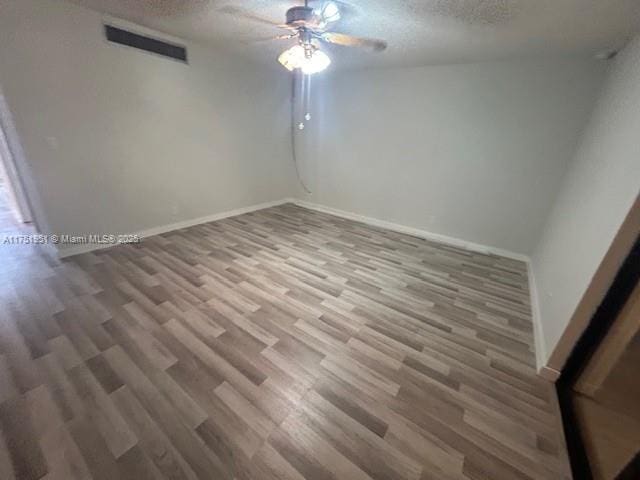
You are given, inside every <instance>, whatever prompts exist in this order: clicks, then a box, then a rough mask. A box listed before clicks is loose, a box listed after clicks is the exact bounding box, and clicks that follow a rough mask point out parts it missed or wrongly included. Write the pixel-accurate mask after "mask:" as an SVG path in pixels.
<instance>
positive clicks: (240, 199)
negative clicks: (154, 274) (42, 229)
mask: <svg viewBox="0 0 640 480" xmlns="http://www.w3.org/2000/svg"><path fill="white" fill-rule="evenodd" d="M102 18H103V17H102V16H101V15H100V14H99V13H96V12H93V11H91V10H87V9H84V8H81V7H78V6H75V5H72V4H69V3H67V2H63V1H58V0H55V1H54V0H0V86H1V87H2V90H3V92H4V94H5V96H6V98H7V101H8V104H9V107H10V109H11V112H12V114H13V118H14V121H15V124H16V126H17V131H18V134H19V135H20V138H21V141H22V145H23V147H24V151H25V157H26V159H27V162H28V164H29V167H30V168H31V170H32V172H33V176H34V180H35V183H36V186H37V190H38V191H39V194H40V197H41V204H42V205H41V206H42V210H43V212H44V213H43V214H44V216H46V218H45V219H43V220H44V222H42V223H44V224H47V223H48V224H49V226H50V229H51V230H52V231H54V232H58V233H69V234H82V233H126V232H134V231H139V230H142V229H147V228H151V227H157V226H161V225H165V224H170V223H175V222H179V221H183V220H188V219H192V218H197V217H201V216H206V215H210V214H215V213H219V212H223V211H227V210H231V209H235V208H239V207H243V206H248V205H251V204H256V203H261V202H267V201H273V200H277V199H281V198H283V197H287V196H290V189H291V186H292V184H293V183H292V179H293V172H292V169H291V155H290V149H289V136H288V135H289V129H288V128H289V123H288V118H289V116H288V115H289V104H288V99H289V88H290V84H289V82H288V77H287V76H286V75H284V74H281V73H280V72H279V71H277V70H275V69H274V70H273V71H269V70H265V69H264V67H257V68H259V69H256V67H253V66H252V65H251V64H247V62H246V61H245V60H243V59H234V58H230V57H229V56H227V55H226V54H222V53H219V52H216V51H214V50H211V49H208V48H203V47H200V46H198V45H194V44H191V43H187V46H188V53H189V59H190V60H189V65H184V64H182V63H179V62H175V61H172V60H169V59H165V58H161V57H157V56H154V55H151V54H147V53H143V52H140V51H137V50H133V49H130V48H127V47H121V46H116V45H112V44H109V43H107V42H106V41H105V40H104V34H103V27H102Z"/></svg>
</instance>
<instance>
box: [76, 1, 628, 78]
mask: <svg viewBox="0 0 640 480" xmlns="http://www.w3.org/2000/svg"><path fill="white" fill-rule="evenodd" d="M73 1H74V2H75V3H78V4H81V5H85V6H88V7H90V8H93V9H96V10H99V11H102V12H105V13H109V14H111V15H114V16H117V17H120V18H123V19H125V20H129V21H132V22H136V23H139V24H141V25H144V26H146V27H149V28H153V29H156V30H159V31H162V32H165V33H168V34H171V35H174V36H178V37H182V38H187V39H190V40H194V41H197V42H199V43H203V44H211V45H214V46H217V47H219V48H224V49H231V50H234V51H237V52H238V53H241V54H243V55H246V56H247V58H250V59H254V60H257V61H261V62H275V59H276V57H277V55H278V53H279V52H280V51H282V50H283V49H284V48H285V47H286V46H287V45H290V44H293V42H292V41H291V40H288V41H285V40H266V39H268V38H271V37H273V36H275V35H278V34H280V33H282V32H283V31H282V30H280V29H278V28H277V27H276V26H275V24H278V23H283V22H284V15H285V12H286V10H287V8H289V7H291V6H294V5H300V4H301V3H303V2H300V1H298V2H296V1H293V0H290V1H287V0H73ZM320 3H321V2H320V1H311V2H310V5H311V6H314V5H319V4H320ZM337 3H339V4H340V5H341V6H342V10H343V18H342V19H341V20H340V21H339V22H338V23H336V24H334V25H335V26H334V28H333V30H335V31H340V32H343V33H348V34H352V35H359V36H369V37H376V38H381V39H384V40H386V41H387V42H388V44H389V48H388V49H387V50H386V51H384V52H382V53H371V52H367V51H361V50H353V49H347V48H344V47H336V46H330V47H327V48H326V50H328V51H329V52H330V55H331V56H332V58H333V59H334V64H335V65H336V66H338V67H340V66H343V67H344V66H349V67H365V66H414V65H426V64H434V63H461V62H469V61H480V60H490V59H504V58H513V57H523V56H537V55H567V54H595V53H597V52H600V51H603V50H608V49H616V48H619V47H620V46H622V45H624V43H625V42H626V41H627V40H628V39H629V38H630V37H631V36H632V35H633V34H634V33H636V32H638V30H639V29H640V0H395V1H394V0H345V1H342V2H337Z"/></svg>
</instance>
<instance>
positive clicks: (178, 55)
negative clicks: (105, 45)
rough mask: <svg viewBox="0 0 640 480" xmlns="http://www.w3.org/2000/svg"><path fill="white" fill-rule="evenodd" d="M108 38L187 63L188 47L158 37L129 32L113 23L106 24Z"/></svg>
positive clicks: (120, 43)
mask: <svg viewBox="0 0 640 480" xmlns="http://www.w3.org/2000/svg"><path fill="white" fill-rule="evenodd" d="M104 30H105V34H106V36H107V40H109V41H110V42H113V43H117V44H119V45H126V46H127V47H132V48H137V49H138V50H144V51H145V52H151V53H155V54H156V55H161V56H163V57H167V58H173V59H174V60H179V61H181V62H184V63H187V49H186V48H185V47H183V46H182V45H177V44H175V43H168V42H165V41H164V40H158V39H157V38H151V37H147V36H145V35H140V34H138V33H133V32H129V31H127V30H123V29H121V28H118V27H114V26H112V25H105V26H104Z"/></svg>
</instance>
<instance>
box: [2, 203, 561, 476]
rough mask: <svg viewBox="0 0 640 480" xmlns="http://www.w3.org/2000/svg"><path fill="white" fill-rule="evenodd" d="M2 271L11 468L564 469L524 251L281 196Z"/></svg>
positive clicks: (118, 471) (415, 472)
mask: <svg viewBox="0 0 640 480" xmlns="http://www.w3.org/2000/svg"><path fill="white" fill-rule="evenodd" d="M5 221H6V219H5ZM14 228H16V229H17V228H18V227H17V226H16V225H14ZM0 231H2V232H9V231H11V226H7V225H4V226H2V228H1V229H0ZM0 280H2V285H3V287H0V450H2V451H0V475H1V476H2V477H3V478H8V479H13V478H15V479H18V480H22V479H34V480H36V479H41V478H46V479H48V480H51V479H63V478H64V479H84V480H91V479H102V478H105V479H106V478H109V479H116V478H122V479H129V478H131V479H133V478H135V479H138V478H139V479H147V478H149V479H152V478H154V479H155V478H161V479H164V478H166V479H189V480H195V479H202V480H204V479H214V478H215V479H220V480H275V479H285V480H324V479H331V480H358V479H362V480H370V479H374V480H403V479H404V480H428V479H438V480H472V479H483V480H486V479H491V480H502V479H505V480H511V479H522V480H532V479H536V480H537V479H540V480H558V479H570V473H569V470H568V462H567V457H566V451H565V447H564V443H563V436H562V432H561V431H559V430H558V428H559V422H558V411H557V402H556V401H555V398H554V397H553V395H554V393H553V390H552V388H551V386H550V385H549V384H547V383H546V382H545V381H544V380H542V379H540V378H539V377H537V376H536V373H535V358H534V357H535V355H534V350H533V332H532V323H531V307H530V304H529V285H528V283H527V267H526V265H525V264H524V263H522V262H519V261H517V260H513V259H508V258H502V257H499V256H495V255H486V254H481V253H477V252H471V251H467V250H464V249H461V248H457V247H454V246H450V245H443V244H439V243H436V242H433V241H428V240H423V239H420V238H417V237H413V236H410V235H405V234H401V233H397V232H393V231H389V230H385V229H382V228H378V227H372V226H368V225H365V224H362V223H358V222H354V221H351V220H346V219H343V218H338V217H335V216H332V215H329V214H326V213H319V212H314V211H311V210H308V209H305V208H302V207H299V206H295V205H292V204H285V205H281V206H277V207H272V208H268V209H265V210H260V211H256V212H253V213H248V214H244V215H240V216H237V217H233V218H227V219H223V220H219V221H216V222H211V223H208V224H204V225H198V226H194V227H190V228H185V229H182V230H177V231H173V232H169V233H166V234H162V235H158V236H154V237H150V238H147V239H145V240H143V241H142V242H141V243H140V244H131V245H120V246H116V247H112V248H108V249H104V250H97V251H94V252H91V253H87V254H82V255H78V256H75V257H72V258H69V259H65V260H63V261H59V260H57V259H56V258H55V257H54V256H53V255H52V254H51V253H50V252H49V250H47V249H46V248H44V247H40V246H35V245H20V246H18V245H8V246H6V245H2V246H0Z"/></svg>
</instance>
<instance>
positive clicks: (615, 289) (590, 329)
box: [556, 237, 640, 480]
mask: <svg viewBox="0 0 640 480" xmlns="http://www.w3.org/2000/svg"><path fill="white" fill-rule="evenodd" d="M639 281H640V237H638V238H637V240H636V242H635V244H634V246H633V247H632V249H631V252H630V253H629V254H628V256H627V258H626V260H625V261H624V263H623V264H622V267H621V268H620V270H619V271H618V273H617V275H616V277H615V279H614V281H613V283H612V285H611V287H610V288H609V290H608V292H607V294H606V295H605V297H604V300H603V301H602V303H601V304H600V306H599V307H598V308H597V310H596V312H595V314H594V315H593V317H592V319H591V322H590V323H589V325H588V326H587V328H586V329H585V331H584V333H583V334H582V336H581V337H580V339H579V340H578V342H577V344H576V346H575V348H574V349H573V351H572V352H571V354H570V356H569V358H568V359H567V362H566V364H565V366H564V369H563V370H562V374H561V375H560V378H559V379H558V381H557V383H556V388H557V391H558V399H559V401H560V410H561V412H562V422H563V425H564V430H565V436H566V439H567V449H568V452H569V459H570V461H571V469H572V470H573V476H574V478H576V479H580V480H590V479H592V478H593V475H592V472H591V467H590V465H589V460H588V458H587V453H586V450H585V446H584V443H583V440H582V436H581V434H580V431H579V427H578V423H577V418H576V412H575V410H574V406H573V400H572V398H573V395H572V393H573V391H572V386H573V385H574V383H575V382H576V380H577V379H578V377H579V376H580V374H581V373H582V371H583V369H584V367H585V366H586V364H587V362H588V360H589V358H590V357H591V356H592V355H593V353H594V352H595V350H596V349H597V347H598V345H599V344H600V342H601V341H602V339H604V337H605V336H606V335H607V332H608V331H609V329H610V328H611V326H612V325H613V323H614V321H615V320H616V318H617V316H618V314H619V312H620V310H621V309H622V308H623V307H624V305H625V303H626V301H627V299H628V298H629V296H630V295H631V293H632V292H633V289H634V288H635V286H636V285H637V284H638V282H639ZM625 470H626V469H625ZM620 478H623V477H620Z"/></svg>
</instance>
